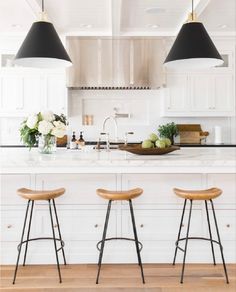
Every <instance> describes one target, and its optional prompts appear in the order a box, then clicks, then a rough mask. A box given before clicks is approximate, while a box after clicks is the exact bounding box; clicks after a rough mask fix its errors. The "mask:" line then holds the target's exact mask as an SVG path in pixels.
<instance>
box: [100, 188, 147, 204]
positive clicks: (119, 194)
mask: <svg viewBox="0 0 236 292" xmlns="http://www.w3.org/2000/svg"><path fill="white" fill-rule="evenodd" d="M142 193H143V190H142V189H141V188H136V189H132V190H128V191H109V190H105V189H97V195H99V196H100V197H102V198H103V199H106V200H112V201H123V200H124V201H125V200H127V201H128V200H132V199H134V198H137V197H139V196H140V195H141V194H142Z"/></svg>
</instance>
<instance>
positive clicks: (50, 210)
mask: <svg viewBox="0 0 236 292" xmlns="http://www.w3.org/2000/svg"><path fill="white" fill-rule="evenodd" d="M48 205H49V213H50V218H51V226H52V235H53V241H54V248H55V254H56V260H57V270H58V275H59V282H60V283H61V282H62V280H61V270H60V265H59V259H58V254H57V244H56V237H55V230H54V226H53V217H52V209H51V200H48Z"/></svg>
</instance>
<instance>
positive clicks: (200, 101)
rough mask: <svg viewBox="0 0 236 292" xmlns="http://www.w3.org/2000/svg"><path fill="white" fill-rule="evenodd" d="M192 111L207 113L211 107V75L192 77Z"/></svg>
mask: <svg viewBox="0 0 236 292" xmlns="http://www.w3.org/2000/svg"><path fill="white" fill-rule="evenodd" d="M190 88H191V102H192V106H191V109H192V111H207V110H209V109H210V107H211V100H210V97H211V94H212V92H211V91H212V78H209V75H203V74H199V75H195V76H191V77H190Z"/></svg>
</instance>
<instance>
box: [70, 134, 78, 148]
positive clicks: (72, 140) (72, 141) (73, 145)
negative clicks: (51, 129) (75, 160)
mask: <svg viewBox="0 0 236 292" xmlns="http://www.w3.org/2000/svg"><path fill="white" fill-rule="evenodd" d="M70 149H77V143H76V136H75V132H73V134H72V138H71V141H70Z"/></svg>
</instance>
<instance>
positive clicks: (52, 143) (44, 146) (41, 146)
mask: <svg viewBox="0 0 236 292" xmlns="http://www.w3.org/2000/svg"><path fill="white" fill-rule="evenodd" d="M38 150H39V152H40V153H43V154H52V153H54V152H56V150H57V138H56V137H55V136H51V135H41V136H39V139H38Z"/></svg>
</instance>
